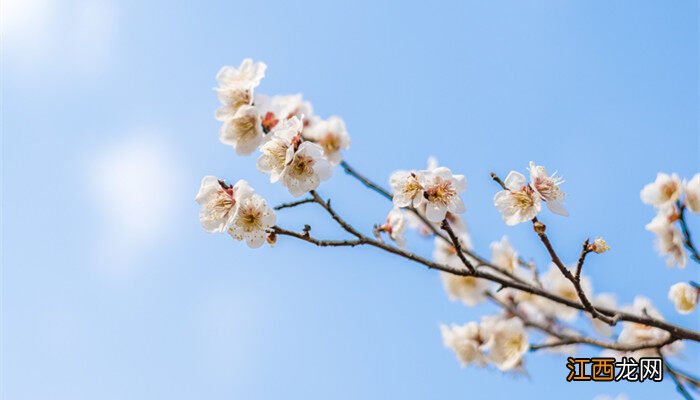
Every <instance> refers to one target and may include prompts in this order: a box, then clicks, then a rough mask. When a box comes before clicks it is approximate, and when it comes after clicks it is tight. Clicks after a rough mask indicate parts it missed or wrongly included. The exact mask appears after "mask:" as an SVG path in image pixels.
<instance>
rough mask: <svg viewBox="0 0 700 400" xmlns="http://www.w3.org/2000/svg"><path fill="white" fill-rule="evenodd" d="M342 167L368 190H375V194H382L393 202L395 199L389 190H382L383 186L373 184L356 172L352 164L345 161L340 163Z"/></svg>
mask: <svg viewBox="0 0 700 400" xmlns="http://www.w3.org/2000/svg"><path fill="white" fill-rule="evenodd" d="M340 166H341V167H343V169H344V170H345V172H346V173H347V174H348V175H351V176H352V177H354V178H355V179H357V180H358V181H360V182H362V183H363V184H364V185H365V186H367V187H368V188H370V189H372V190H374V191H375V192H377V193H379V194H381V195H382V196H384V197H386V198H387V199H389V200H391V199H392V198H393V197H392V195H391V193H389V191H388V190H386V189H384V188H382V187H381V186H379V185H377V184H376V183H374V182H372V181H371V180H369V179H367V178H365V177H364V176H363V175H362V174H360V173H359V172H357V171H355V169H354V168H353V167H351V166H350V164H348V163H346V162H345V160H343V161H341V162H340Z"/></svg>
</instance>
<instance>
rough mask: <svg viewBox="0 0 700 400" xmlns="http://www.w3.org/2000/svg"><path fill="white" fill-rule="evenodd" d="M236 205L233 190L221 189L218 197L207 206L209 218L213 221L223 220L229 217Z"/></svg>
mask: <svg viewBox="0 0 700 400" xmlns="http://www.w3.org/2000/svg"><path fill="white" fill-rule="evenodd" d="M235 205H236V200H235V199H234V198H233V190H231V189H228V190H224V189H219V190H218V191H217V193H216V197H215V198H214V199H213V200H212V201H210V202H209V203H208V204H207V210H208V215H209V218H210V219H212V220H218V219H223V218H225V217H227V216H228V214H229V213H230V212H231V210H232V209H233V206H235Z"/></svg>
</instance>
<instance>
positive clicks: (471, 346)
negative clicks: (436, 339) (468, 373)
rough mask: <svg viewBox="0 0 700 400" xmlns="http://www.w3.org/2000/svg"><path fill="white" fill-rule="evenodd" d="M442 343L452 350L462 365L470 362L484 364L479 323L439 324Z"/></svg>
mask: <svg viewBox="0 0 700 400" xmlns="http://www.w3.org/2000/svg"><path fill="white" fill-rule="evenodd" d="M440 333H441V334H442V343H443V344H444V345H445V347H447V348H449V349H451V350H452V351H454V353H455V355H456V356H457V359H458V360H459V362H460V364H461V365H462V367H466V366H467V365H470V364H475V365H477V366H484V365H485V364H486V358H485V357H484V354H483V353H482V351H481V348H480V347H481V345H482V341H481V336H480V334H479V324H478V323H476V322H469V323H466V324H464V325H461V326H460V325H451V326H447V325H444V324H443V325H440Z"/></svg>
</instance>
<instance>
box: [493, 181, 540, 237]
mask: <svg viewBox="0 0 700 400" xmlns="http://www.w3.org/2000/svg"><path fill="white" fill-rule="evenodd" d="M504 184H505V186H506V189H504V190H501V191H500V192H498V193H496V195H495V196H494V197H493V204H494V205H495V206H496V208H497V209H498V211H500V212H501V215H502V216H503V220H504V221H505V223H506V224H507V225H517V224H519V223H521V222H527V221H530V220H532V219H533V218H535V216H537V214H538V213H539V212H540V210H541V209H542V205H541V200H540V196H539V195H538V194H537V193H535V191H534V190H533V189H532V187H531V186H530V185H528V184H527V181H526V179H525V175H523V174H521V173H519V172H516V171H510V173H509V174H508V176H507V177H506V180H505V181H504Z"/></svg>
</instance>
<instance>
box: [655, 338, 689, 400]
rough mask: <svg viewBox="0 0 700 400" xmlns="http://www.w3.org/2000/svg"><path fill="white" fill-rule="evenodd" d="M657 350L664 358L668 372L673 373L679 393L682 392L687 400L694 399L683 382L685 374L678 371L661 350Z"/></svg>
mask: <svg viewBox="0 0 700 400" xmlns="http://www.w3.org/2000/svg"><path fill="white" fill-rule="evenodd" d="M656 352H657V354H658V355H659V357H661V359H662V360H663V363H664V369H666V372H668V374H669V375H671V379H673V383H675V384H676V390H677V391H678V393H680V394H681V396H683V398H684V399H686V400H693V396H692V395H691V394H690V393H689V392H688V389H686V388H685V385H684V384H683V380H684V378H685V376H684V375H682V374H681V373H679V372H678V371H676V369H674V368H673V367H672V366H671V364H669V363H668V361H666V357H664V356H663V354H661V351H660V350H657V351H656Z"/></svg>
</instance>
